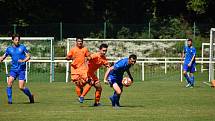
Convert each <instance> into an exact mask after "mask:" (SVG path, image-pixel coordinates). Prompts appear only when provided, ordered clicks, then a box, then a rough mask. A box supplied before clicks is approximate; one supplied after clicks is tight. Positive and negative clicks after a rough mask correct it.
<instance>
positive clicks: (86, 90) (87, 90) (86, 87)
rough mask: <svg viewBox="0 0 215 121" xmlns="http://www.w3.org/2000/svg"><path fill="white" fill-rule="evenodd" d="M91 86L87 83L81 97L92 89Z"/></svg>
mask: <svg viewBox="0 0 215 121" xmlns="http://www.w3.org/2000/svg"><path fill="white" fill-rule="evenodd" d="M91 87H92V86H91V85H89V84H87V85H86V86H85V88H84V90H83V92H82V94H81V97H84V96H85V95H86V94H87V93H88V92H89V91H90V89H91Z"/></svg>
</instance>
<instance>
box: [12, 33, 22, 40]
mask: <svg viewBox="0 0 215 121" xmlns="http://www.w3.org/2000/svg"><path fill="white" fill-rule="evenodd" d="M15 37H18V38H19V40H20V36H19V34H13V35H12V40H14V38H15Z"/></svg>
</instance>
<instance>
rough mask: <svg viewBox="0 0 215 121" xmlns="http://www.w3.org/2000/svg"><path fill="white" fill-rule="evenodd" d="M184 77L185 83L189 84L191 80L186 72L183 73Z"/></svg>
mask: <svg viewBox="0 0 215 121" xmlns="http://www.w3.org/2000/svg"><path fill="white" fill-rule="evenodd" d="M184 77H185V78H186V80H187V83H188V84H191V82H190V77H189V76H188V75H187V74H185V75H184Z"/></svg>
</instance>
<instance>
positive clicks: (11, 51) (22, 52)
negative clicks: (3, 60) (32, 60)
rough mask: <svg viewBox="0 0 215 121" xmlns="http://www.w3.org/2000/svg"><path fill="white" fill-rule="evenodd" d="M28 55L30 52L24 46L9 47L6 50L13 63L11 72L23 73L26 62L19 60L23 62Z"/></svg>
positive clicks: (6, 54)
mask: <svg viewBox="0 0 215 121" xmlns="http://www.w3.org/2000/svg"><path fill="white" fill-rule="evenodd" d="M26 53H28V50H27V49H26V47H25V46H24V45H18V46H9V47H8V48H7V49H6V52H5V56H6V57H7V56H8V55H9V56H11V59H12V62H11V70H15V71H22V70H25V67H26V66H25V62H22V63H21V62H18V60H23V59H25V58H26Z"/></svg>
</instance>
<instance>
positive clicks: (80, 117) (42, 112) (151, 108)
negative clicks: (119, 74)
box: [0, 80, 215, 121]
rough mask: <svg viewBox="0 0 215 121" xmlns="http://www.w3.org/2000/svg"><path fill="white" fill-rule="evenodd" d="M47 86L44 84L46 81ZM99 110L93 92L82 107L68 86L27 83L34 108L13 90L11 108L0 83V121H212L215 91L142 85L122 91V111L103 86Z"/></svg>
mask: <svg viewBox="0 0 215 121" xmlns="http://www.w3.org/2000/svg"><path fill="white" fill-rule="evenodd" d="M47 82H48V81H47ZM102 85H103V93H102V99H101V103H102V104H103V106H101V107H92V106H91V105H92V104H93V102H94V100H93V98H94V89H93V88H92V89H91V91H90V93H89V94H88V95H87V96H86V99H88V100H85V102H84V103H83V104H80V103H78V101H77V97H76V94H75V92H74V85H73V84H71V83H63V82H54V83H45V82H31V83H28V84H27V86H28V87H29V88H30V89H31V91H32V92H33V93H34V94H35V101H36V103H35V104H29V103H28V99H27V97H26V96H25V95H24V94H23V93H22V92H21V91H19V89H18V83H17V81H16V82H15V83H14V86H13V104H12V105H8V104H7V97H6V92H5V87H6V84H5V83H3V82H1V83H0V121H42V120H43V121H44V120H45V121H66V120H74V121H101V120H106V121H110V120H113V121H114V120H117V121H144V120H145V121H149V120H153V121H191V120H192V121H193V120H195V121H212V120H214V119H215V115H214V109H215V105H214V100H215V95H214V91H215V89H212V88H210V87H208V86H207V85H204V84H203V83H202V81H197V82H196V87H195V88H193V89H190V88H185V87H184V85H185V82H182V83H181V82H179V81H176V80H172V81H169V80H168V81H158V80H157V81H156V80H155V81H144V82H136V83H134V84H133V85H132V86H131V87H128V88H124V92H123V95H122V97H121V105H122V106H123V107H121V108H119V109H114V108H112V107H111V104H110V102H109V99H108V97H109V96H110V95H111V94H112V89H111V88H110V87H108V86H106V85H104V84H102Z"/></svg>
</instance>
